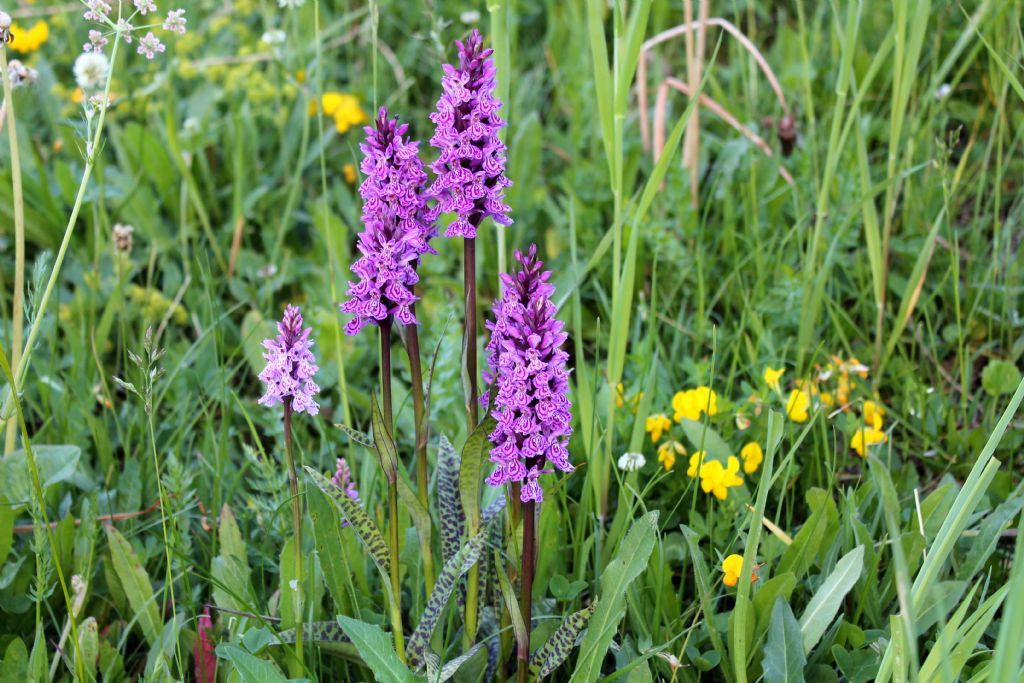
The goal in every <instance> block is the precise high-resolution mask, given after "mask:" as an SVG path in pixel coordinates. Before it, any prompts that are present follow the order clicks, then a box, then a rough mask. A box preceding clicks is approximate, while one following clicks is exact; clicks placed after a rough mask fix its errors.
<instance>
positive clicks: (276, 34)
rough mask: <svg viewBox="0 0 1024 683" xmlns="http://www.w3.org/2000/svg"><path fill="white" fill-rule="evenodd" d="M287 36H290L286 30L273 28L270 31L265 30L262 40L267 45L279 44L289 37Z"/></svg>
mask: <svg viewBox="0 0 1024 683" xmlns="http://www.w3.org/2000/svg"><path fill="white" fill-rule="evenodd" d="M287 37H288V36H286V35H285V33H284V31H282V30H281V29H279V28H272V29H270V30H269V31H267V32H265V33H264V34H263V35H262V36H261V37H260V40H262V41H263V42H264V43H266V44H267V45H273V46H277V45H280V44H282V43H283V42H284V41H285V40H286V39H287Z"/></svg>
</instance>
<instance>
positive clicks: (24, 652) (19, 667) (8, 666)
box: [0, 637, 28, 683]
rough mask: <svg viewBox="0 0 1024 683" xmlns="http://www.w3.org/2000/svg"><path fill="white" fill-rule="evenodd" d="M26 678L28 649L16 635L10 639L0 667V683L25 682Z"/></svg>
mask: <svg viewBox="0 0 1024 683" xmlns="http://www.w3.org/2000/svg"><path fill="white" fill-rule="evenodd" d="M27 679H28V649H27V648H26V647H25V642H24V641H23V640H22V639H21V638H18V637H15V638H14V640H12V641H11V644H10V645H8V646H7V652H5V653H4V661H3V666H2V667H0V683H25V681H26V680H27Z"/></svg>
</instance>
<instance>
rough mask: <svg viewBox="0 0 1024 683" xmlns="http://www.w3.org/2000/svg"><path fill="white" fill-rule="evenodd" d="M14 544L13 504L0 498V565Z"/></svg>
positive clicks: (5, 559) (0, 565)
mask: <svg viewBox="0 0 1024 683" xmlns="http://www.w3.org/2000/svg"><path fill="white" fill-rule="evenodd" d="M13 545H14V506H13V505H10V504H8V503H7V501H5V500H3V499H2V498H0V567H2V566H3V564H4V562H6V561H7V556H8V555H9V554H10V553H11V547H12V546H13Z"/></svg>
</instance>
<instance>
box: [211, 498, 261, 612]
mask: <svg viewBox="0 0 1024 683" xmlns="http://www.w3.org/2000/svg"><path fill="white" fill-rule="evenodd" d="M217 538H218V541H219V542H220V553H219V554H218V555H217V557H215V558H213V562H212V564H211V567H210V573H211V575H212V576H213V579H214V580H213V601H214V602H215V603H216V604H217V605H218V606H220V607H226V608H228V609H233V610H236V611H245V610H247V609H249V608H250V607H252V606H253V605H254V604H255V601H254V599H253V597H252V587H251V584H250V582H249V558H248V557H247V555H246V549H245V541H243V540H242V532H241V531H239V529H238V522H236V521H235V515H234V514H233V513H232V512H231V508H229V507H228V505H227V503H225V504H224V507H223V508H221V511H220V525H219V526H218V528H217Z"/></svg>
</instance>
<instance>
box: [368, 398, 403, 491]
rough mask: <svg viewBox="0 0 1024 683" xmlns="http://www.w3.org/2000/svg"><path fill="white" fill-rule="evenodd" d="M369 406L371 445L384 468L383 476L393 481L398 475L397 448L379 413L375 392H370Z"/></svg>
mask: <svg viewBox="0 0 1024 683" xmlns="http://www.w3.org/2000/svg"><path fill="white" fill-rule="evenodd" d="M370 408H371V414H372V416H373V445H374V449H375V450H376V452H377V459H378V460H379V461H380V466H381V469H382V470H384V476H386V477H387V479H388V481H389V482H394V481H395V478H396V477H397V476H398V449H397V448H396V447H395V439H394V437H393V436H392V435H391V433H390V432H388V430H387V427H385V426H384V416H383V415H381V412H380V406H379V405H378V404H377V394H376V393H375V392H371V394H370Z"/></svg>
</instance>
